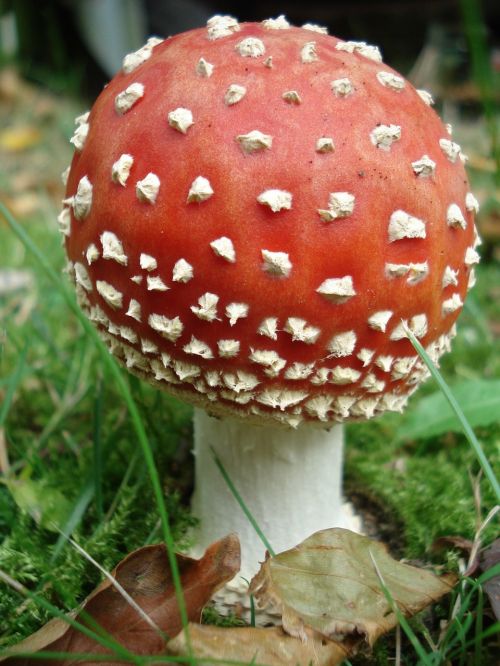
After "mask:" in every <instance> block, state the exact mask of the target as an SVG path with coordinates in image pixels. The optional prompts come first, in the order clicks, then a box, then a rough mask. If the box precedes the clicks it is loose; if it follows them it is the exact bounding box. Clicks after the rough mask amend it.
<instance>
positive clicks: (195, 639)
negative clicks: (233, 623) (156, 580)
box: [167, 624, 349, 666]
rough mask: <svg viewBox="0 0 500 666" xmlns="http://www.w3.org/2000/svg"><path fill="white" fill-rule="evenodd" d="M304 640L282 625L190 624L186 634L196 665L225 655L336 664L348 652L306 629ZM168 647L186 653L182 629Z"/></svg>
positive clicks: (284, 663)
mask: <svg viewBox="0 0 500 666" xmlns="http://www.w3.org/2000/svg"><path fill="white" fill-rule="evenodd" d="M306 633H307V637H308V638H307V641H302V640H300V639H299V638H295V637H294V636H290V635H289V634H287V633H285V632H284V631H283V629H282V628H281V627H268V628H266V629H263V628H260V627H259V628H256V627H241V628H236V629H223V628H221V627H210V626H200V625H193V624H191V625H189V636H190V639H191V645H192V648H193V652H194V654H195V655H196V657H197V658H198V659H201V661H198V662H197V663H198V666H209V664H210V665H212V664H213V661H206V662H204V661H203V659H204V658H205V659H210V660H213V659H227V660H230V661H240V662H243V663H248V664H250V663H257V664H266V666H290V665H293V666H295V665H300V666H302V665H304V666H337V664H341V663H342V662H343V661H344V659H346V657H348V656H349V654H348V650H347V649H346V648H344V647H343V646H342V645H338V644H337V643H334V642H333V641H328V640H325V639H322V638H321V637H319V636H318V635H316V634H314V632H311V631H307V632H306ZM167 648H168V650H169V652H170V653H171V654H172V655H175V656H179V657H185V656H188V655H189V651H188V648H187V645H186V639H185V636H184V632H182V633H181V634H179V636H176V637H175V638H174V639H173V640H171V641H170V642H169V643H168V645H167Z"/></svg>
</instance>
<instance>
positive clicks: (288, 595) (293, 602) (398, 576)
mask: <svg viewBox="0 0 500 666" xmlns="http://www.w3.org/2000/svg"><path fill="white" fill-rule="evenodd" d="M374 562H375V563H376V566H377V567H378V570H379V572H380V575H381V577H382V579H383V581H384V584H385V586H386V588H387V589H388V591H389V593H390V595H391V597H392V599H393V600H394V602H395V603H396V604H397V606H398V608H399V610H400V611H401V612H402V613H403V614H404V615H406V616H407V617H410V616H412V615H414V614H415V613H418V612H419V611H421V610H422V609H423V608H425V607H426V606H428V605H430V604H431V603H433V602H435V601H437V600H438V599H440V598H441V597H442V596H443V595H445V594H447V593H448V592H449V591H450V590H451V588H452V586H453V584H454V582H455V577H454V576H452V575H447V576H443V577H441V578H438V577H437V576H435V575H434V574H433V573H431V572H430V571H426V570H422V569H417V568H416V567H412V566H409V565H407V564H402V563H401V562H397V561H396V560H394V559H393V558H392V557H391V556H390V555H389V553H388V552H387V549H386V547H385V546H384V545H383V544H382V543H379V542H376V541H372V540H371V539H369V538H368V537H365V536H361V535H359V534H354V533H353V532H349V531H348V530H344V529H340V528H336V529H329V530H322V531H321V532H317V533H316V534H313V535H312V536H311V537H309V538H308V539H306V540H305V541H303V542H302V543H301V544H300V545H299V546H296V547H295V548H292V549H291V550H288V551H285V552H284V553H280V554H279V555H277V556H276V557H273V558H268V559H267V560H266V562H265V563H264V564H263V566H262V568H261V570H260V572H259V573H258V574H257V576H256V577H255V578H254V579H253V581H252V584H251V586H250V591H251V592H252V593H253V594H254V595H255V598H256V599H257V601H258V603H259V604H260V605H264V606H265V605H268V604H270V605H271V606H274V607H275V608H276V609H277V610H279V611H280V612H281V613H282V617H283V627H284V629H285V631H287V632H288V633H289V634H290V635H292V636H296V637H298V638H301V639H302V640H307V637H308V629H312V630H313V631H314V632H316V634H317V635H318V636H321V637H324V638H327V639H334V640H341V641H342V642H343V643H345V644H346V645H347V644H349V643H351V642H353V641H354V642H360V640H362V641H366V642H367V643H368V644H369V645H373V643H374V642H375V640H376V639H377V638H378V637H379V636H381V635H382V634H384V633H386V632H387V631H389V630H391V629H392V628H394V627H395V626H396V624H397V618H396V615H395V613H394V612H393V611H392V609H391V606H390V604H389V602H388V601H387V599H386V596H385V594H384V591H383V588H382V585H381V580H380V578H379V575H378V573H377V571H376V568H375V566H374Z"/></svg>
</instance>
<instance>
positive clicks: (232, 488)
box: [210, 447, 276, 557]
mask: <svg viewBox="0 0 500 666" xmlns="http://www.w3.org/2000/svg"><path fill="white" fill-rule="evenodd" d="M210 450H211V451H212V456H213V458H214V462H215V464H216V465H217V468H218V470H219V472H220V473H221V475H222V478H223V479H224V481H225V482H226V484H227V487H228V488H229V490H230V491H231V493H232V494H233V497H234V499H235V500H236V501H237V502H238V504H239V505H240V507H241V510H242V511H243V513H244V514H245V516H246V517H247V518H248V521H249V523H250V524H251V525H252V527H253V528H254V530H255V532H256V533H257V536H258V537H259V539H260V540H261V541H262V543H263V544H264V546H265V547H266V549H267V550H268V551H269V555H271V557H274V556H275V555H276V553H275V552H274V550H273V547H272V546H271V544H270V543H269V541H268V540H267V537H266V535H265V534H264V532H263V531H262V529H261V527H260V525H259V524H258V523H257V521H256V520H255V518H254V516H253V515H252V512H251V511H250V509H249V508H248V506H247V505H246V504H245V501H244V499H243V498H242V496H241V495H240V493H239V492H238V490H237V488H236V486H235V485H234V483H233V480H232V479H231V478H230V476H229V474H228V473H227V470H226V468H225V467H224V465H223V464H222V461H221V459H220V458H219V456H218V455H217V453H216V452H215V449H214V448H213V447H210Z"/></svg>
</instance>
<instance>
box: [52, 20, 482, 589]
mask: <svg viewBox="0 0 500 666" xmlns="http://www.w3.org/2000/svg"><path fill="white" fill-rule="evenodd" d="M431 101H432V100H431V97H430V95H429V94H428V93H426V92H424V91H418V90H415V89H414V88H413V86H412V85H411V84H410V83H408V81H405V80H404V79H403V78H402V77H401V76H400V75H399V74H397V73H396V72H394V71H393V70H392V69H391V68H390V67H388V66H387V65H384V64H383V63H382V60H381V56H380V52H379V51H378V49H377V48H375V47H372V46H368V45H366V44H364V43H361V42H350V41H342V40H339V39H337V38H335V37H331V36H328V35H326V34H325V31H324V30H323V29H321V28H319V27H318V26H314V25H307V26H303V28H295V27H291V26H290V25H289V24H288V23H287V21H286V20H285V19H284V18H283V17H280V18H279V19H274V20H267V21H264V22H262V23H261V24H256V23H248V24H239V23H238V22H237V21H236V20H235V19H233V18H231V17H226V16H217V17H214V18H213V19H211V20H210V21H209V22H208V29H199V30H192V31H190V32H187V33H184V34H181V35H177V36H175V37H173V38H169V39H167V40H165V41H163V42H160V41H159V40H150V41H149V42H148V43H147V44H146V46H145V47H143V48H142V49H140V50H139V51H138V52H136V53H135V54H132V55H131V56H127V58H126V59H125V65H124V69H123V71H122V72H120V73H119V74H117V76H116V77H115V78H114V79H113V80H112V81H111V83H110V84H109V85H108V86H107V87H106V88H105V90H104V91H103V92H102V93H101V95H100V96H99V98H98V100H97V101H96V103H95V105H94V106H93V108H92V110H91V112H90V114H86V115H84V116H80V117H79V118H78V119H77V130H76V132H75V136H74V137H73V139H72V141H73V143H74V145H75V149H76V152H75V155H74V158H73V162H72V165H71V169H70V172H69V175H68V181H67V197H68V198H67V199H66V200H65V207H64V209H63V212H62V213H61V215H60V218H59V221H60V226H61V230H62V232H63V233H64V235H65V242H66V248H67V253H68V257H69V260H70V269H71V271H70V272H71V274H72V275H73V277H74V280H75V282H76V289H77V294H78V298H79V301H80V304H81V306H82V308H83V309H84V310H85V312H86V313H87V314H88V316H89V317H90V319H91V320H92V321H93V322H94V323H95V325H96V326H97V328H98V330H99V332H100V334H101V336H102V338H103V339H104V340H105V342H106V343H107V344H108V346H109V349H110V351H111V352H112V353H113V354H114V355H115V356H116V358H117V359H118V360H119V362H120V363H121V364H122V365H124V366H125V367H126V368H127V369H128V370H130V371H131V372H132V373H134V374H136V375H138V376H139V377H141V378H143V379H145V380H146V381H148V382H151V383H152V384H154V385H155V386H157V387H159V388H161V389H164V390H166V391H168V392H169V393H171V394H173V395H175V396H178V397H179V398H181V399H183V400H186V401H187V402H190V403H191V404H193V405H195V407H196V412H195V459H196V490H195V495H194V500H193V507H194V511H195V513H196V515H197V516H198V517H199V518H200V521H201V526H200V531H199V535H198V540H199V546H200V548H204V547H205V546H206V545H207V544H208V543H211V542H213V541H214V540H215V539H216V538H218V537H219V536H221V535H223V534H226V533H227V532H228V531H231V530H233V531H235V532H237V533H238V534H239V536H240V539H241V541H242V551H243V562H242V571H241V575H242V576H245V577H247V578H250V577H251V576H252V575H253V574H254V573H255V572H256V570H257V568H258V562H259V560H262V559H263V556H264V548H263V546H261V544H260V541H259V540H258V538H257V537H256V535H255V534H254V533H253V529H252V527H251V526H250V525H249V524H248V523H247V521H246V519H245V517H244V516H243V514H242V513H241V511H240V508H239V507H238V506H237V504H236V502H235V501H234V499H233V498H232V497H231V495H230V492H229V490H228V489H227V488H226V485H225V483H224V481H223V480H222V479H221V477H220V475H219V472H218V470H217V469H216V466H215V464H214V460H213V458H212V453H211V451H210V448H211V447H213V448H214V449H215V451H216V452H217V454H218V455H219V457H220V458H221V460H222V462H223V464H224V466H225V467H226V469H227V471H228V473H229V475H230V477H231V478H232V481H233V483H234V484H235V486H236V487H237V489H238V490H239V492H240V493H241V494H242V496H243V498H244V500H245V502H246V503H247V505H248V507H249V508H250V510H251V512H252V513H253V514H254V516H255V518H256V519H257V521H258V523H259V524H260V525H261V527H262V529H263V531H264V533H265V534H266V535H267V537H268V538H269V540H270V542H271V543H272V544H273V546H274V548H275V549H276V550H284V549H287V548H289V547H291V546H293V545H295V544H296V543H298V542H299V541H301V540H302V539H303V538H305V537H306V536H307V535H309V534H310V533H312V532H314V531H317V530H319V529H323V528H325V527H331V526H345V527H349V526H351V527H352V526H353V525H354V526H355V527H359V523H357V522H356V520H355V518H353V516H350V515H349V513H348V512H347V513H346V512H345V510H344V508H343V503H342V494H341V475H342V445H343V435H342V425H341V424H342V423H343V422H344V421H349V420H359V419H369V418H371V417H374V416H377V415H379V414H382V413H384V412H385V411H388V410H389V411H401V410H402V409H403V407H404V405H405V403H406V401H407V399H408V396H409V395H410V394H411V393H413V391H414V390H415V389H416V387H417V385H418V384H419V383H420V382H421V381H422V380H423V379H424V378H425V377H426V375H427V371H426V369H425V367H424V365H423V364H422V362H421V361H420V360H419V358H418V357H417V355H416V354H415V351H414V349H413V347H412V345H411V343H410V342H409V340H408V338H407V335H406V327H408V328H409V329H410V330H412V331H413V333H414V334H415V336H416V337H417V338H418V339H419V340H420V341H421V342H422V344H423V345H424V346H425V347H426V349H427V351H428V352H429V354H430V355H431V357H432V358H433V360H434V361H437V360H438V358H439V357H440V356H441V354H443V353H444V352H445V351H447V350H448V349H449V345H450V339H451V338H452V337H453V335H454V323H455V320H456V318H457V316H458V314H459V312H460V310H461V308H462V305H463V301H464V297H465V294H466V292H467V289H468V288H469V287H470V286H471V285H472V284H473V282H474V268H473V266H474V264H475V263H476V262H477V261H478V255H477V253H476V250H475V246H476V245H477V243H478V237H477V235H476V233H475V227H474V213H475V212H477V201H476V199H475V198H474V196H473V195H472V194H471V193H470V192H469V191H468V183H467V178H466V175H465V171H464V167H463V161H464V160H465V157H464V156H463V154H462V153H461V150H460V147H459V146H458V145H457V144H456V143H454V142H453V140H452V139H451V137H450V135H449V131H448V130H447V129H446V128H445V126H444V125H443V123H442V122H441V121H440V119H439V118H438V116H437V115H436V114H435V113H434V111H433V110H432V109H431V108H430V106H429V105H430V103H431ZM245 587H246V586H245V585H244V583H243V582H241V579H238V582H236V583H235V584H234V586H233V591H236V592H237V593H239V592H241V591H242V590H244V589H245Z"/></svg>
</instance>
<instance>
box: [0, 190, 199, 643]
mask: <svg viewBox="0 0 500 666" xmlns="http://www.w3.org/2000/svg"><path fill="white" fill-rule="evenodd" d="M0 213H1V215H2V216H3V217H4V218H5V220H6V221H7V224H8V226H9V227H10V229H11V230H12V232H13V233H14V234H15V235H16V236H17V238H18V239H19V240H20V241H21V243H22V244H23V245H24V247H25V248H26V249H27V250H28V251H29V253H30V254H31V255H32V256H33V257H34V258H35V259H36V260H37V262H38V263H39V265H40V266H41V267H42V268H43V270H44V272H45V274H46V276H47V277H48V278H49V279H50V281H51V282H52V283H53V284H54V286H55V287H56V288H57V289H59V290H60V292H61V294H62V296H63V298H64V301H65V302H66V304H67V305H68V307H69V308H70V309H71V311H72V312H73V313H74V314H75V316H76V317H77V319H78V321H79V323H80V325H81V326H82V328H83V329H84V331H85V333H87V335H89V336H90V338H91V339H92V340H94V343H95V345H96V347H97V349H98V350H99V353H100V355H101V358H102V361H103V363H104V365H105V366H106V367H107V368H108V370H109V371H110V373H111V375H112V377H113V380H114V382H115V384H116V386H117V388H118V390H119V392H120V393H121V395H122V398H123V401H124V402H125V404H126V406H127V409H128V412H129V414H130V419H131V421H132V425H133V427H134V430H135V433H136V436H137V440H138V442H139V444H140V447H141V449H142V454H143V456H144V460H145V463H146V467H147V469H148V472H149V476H150V479H151V485H152V488H153V494H154V497H155V500H156V504H157V508H158V513H159V514H160V520H161V525H162V533H163V539H164V541H165V546H166V549H167V556H168V562H169V565H170V570H171V574H172V581H173V583H174V589H175V595H176V599H177V604H178V607H179V614H180V617H181V621H182V625H183V627H184V628H185V631H186V642H187V647H188V651H189V653H190V654H191V641H190V637H189V633H188V627H187V625H188V616H187V609H186V603H185V600H184V593H183V591H182V583H181V579H180V573H179V567H178V565H177V559H176V557H175V552H174V551H175V548H174V540H173V536H172V531H171V528H170V520H169V516H168V513H167V507H166V505H165V501H164V499H163V491H162V487H161V483H160V477H159V474H158V470H157V468H156V464H155V461H154V458H153V452H152V450H151V446H150V444H149V441H148V438H147V435H146V431H145V429H144V426H143V423H142V420H141V417H140V415H139V411H138V409H137V406H136V404H135V402H134V399H133V397H132V394H131V392H130V389H129V386H128V384H127V382H126V381H125V379H124V377H123V375H122V373H121V370H120V369H119V367H118V365H117V364H116V363H115V361H114V360H113V357H112V356H111V354H110V353H109V352H108V350H107V348H106V346H105V345H104V343H103V342H102V341H101V339H100V338H99V336H98V334H97V331H96V330H95V329H94V327H93V326H92V324H91V323H90V322H89V321H88V319H87V318H86V317H85V315H84V314H83V313H82V312H81V310H80V308H79V307H78V305H77V304H76V302H75V300H74V298H73V296H72V294H71V293H70V292H69V290H68V288H67V287H66V285H65V284H64V283H63V282H62V280H61V278H60V276H59V275H58V274H57V273H56V271H55V270H54V269H53V268H52V266H51V265H50V263H49V262H48V261H47V259H46V258H45V256H44V255H43V254H42V252H41V251H40V250H39V249H38V248H37V246H36V245H35V244H34V243H33V241H32V240H31V238H30V237H29V235H28V234H27V233H26V231H25V230H24V229H23V227H22V226H21V225H20V224H19V223H18V222H17V221H16V220H15V219H14V217H13V216H12V215H11V213H10V212H9V210H8V209H7V208H6V206H5V205H4V204H3V203H1V202H0Z"/></svg>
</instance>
